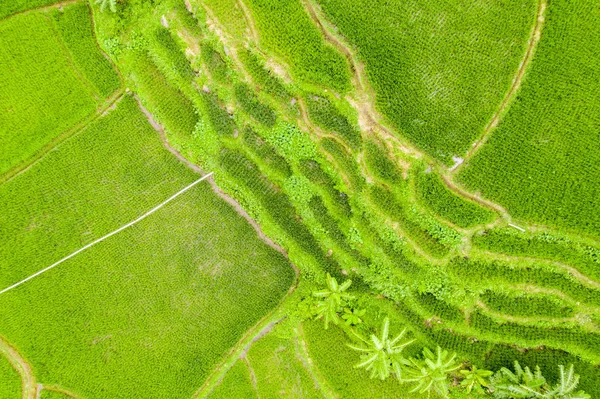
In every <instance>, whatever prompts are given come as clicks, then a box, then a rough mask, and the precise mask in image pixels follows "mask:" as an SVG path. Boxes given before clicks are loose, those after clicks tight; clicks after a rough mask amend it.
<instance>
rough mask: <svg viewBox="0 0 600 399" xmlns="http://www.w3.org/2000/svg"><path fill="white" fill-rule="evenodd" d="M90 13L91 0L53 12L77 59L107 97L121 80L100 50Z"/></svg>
mask: <svg viewBox="0 0 600 399" xmlns="http://www.w3.org/2000/svg"><path fill="white" fill-rule="evenodd" d="M90 13H91V10H90V8H89V5H88V4H86V3H77V4H74V5H71V6H68V7H65V8H63V9H62V10H58V9H57V10H53V11H52V14H51V15H52V17H53V19H54V21H55V23H56V27H57V29H58V31H59V32H60V35H61V38H62V41H63V42H64V43H65V45H66V47H67V49H68V50H69V54H70V57H71V58H72V59H73V62H74V63H75V65H77V68H78V69H79V70H81V72H82V74H83V75H84V76H85V78H86V79H87V80H89V81H90V82H91V83H92V85H93V86H94V87H95V88H96V90H97V93H98V94H99V96H101V97H102V98H106V97H108V96H110V95H111V94H112V93H114V92H115V91H116V90H117V89H118V88H119V86H120V85H121V82H120V81H119V76H118V75H117V73H116V72H115V70H114V69H113V66H112V64H111V62H110V61H109V60H108V59H107V58H106V57H105V56H104V55H103V54H102V53H100V49H99V47H98V43H97V42H96V38H95V36H94V30H93V26H92V21H91V15H90Z"/></svg>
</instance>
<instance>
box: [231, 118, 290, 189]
mask: <svg viewBox="0 0 600 399" xmlns="http://www.w3.org/2000/svg"><path fill="white" fill-rule="evenodd" d="M242 139H243V141H244V145H245V146H246V147H247V148H248V149H250V151H252V152H253V153H254V154H255V155H256V156H257V157H258V158H260V160H261V161H262V162H264V163H265V164H266V165H267V166H268V167H269V169H271V170H273V171H275V172H277V173H279V174H280V175H281V176H282V177H284V178H285V177H289V176H291V175H292V170H291V169H290V166H289V165H288V163H287V161H286V160H285V158H284V157H282V156H281V155H278V154H277V152H275V149H274V148H273V146H272V145H270V144H269V143H267V142H266V141H265V140H264V139H263V138H262V137H260V136H259V135H258V134H256V132H254V130H252V128H250V127H246V129H244V134H243V136H242Z"/></svg>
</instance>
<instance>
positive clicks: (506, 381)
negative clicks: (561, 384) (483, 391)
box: [490, 361, 546, 399]
mask: <svg viewBox="0 0 600 399" xmlns="http://www.w3.org/2000/svg"><path fill="white" fill-rule="evenodd" d="M514 367H515V372H514V373H513V372H512V371H510V370H509V369H507V368H506V367H502V368H501V369H500V371H498V372H497V373H496V374H494V376H493V377H492V378H491V380H490V382H491V390H492V392H493V393H494V397H496V398H507V399H508V398H511V399H528V398H544V397H545V396H544V385H545V384H546V379H545V378H544V376H543V375H542V372H541V370H540V367H539V366H536V368H535V372H532V371H531V370H530V369H529V367H525V368H523V367H521V365H520V364H519V362H517V361H515V366H514Z"/></svg>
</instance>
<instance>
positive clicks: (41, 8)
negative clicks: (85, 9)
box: [0, 0, 83, 23]
mask: <svg viewBox="0 0 600 399" xmlns="http://www.w3.org/2000/svg"><path fill="white" fill-rule="evenodd" d="M82 1H83V0H65V1H61V2H59V3H54V4H48V5H45V6H39V7H34V8H28V9H26V10H21V11H17V12H16V13H14V14H10V15H7V16H6V17H4V18H2V19H0V23H2V22H3V21H6V20H8V19H10V18H12V17H16V16H18V15H23V14H28V13H30V12H36V11H46V10H52V9H53V8H61V7H64V6H68V5H71V4H75V3H79V2H82Z"/></svg>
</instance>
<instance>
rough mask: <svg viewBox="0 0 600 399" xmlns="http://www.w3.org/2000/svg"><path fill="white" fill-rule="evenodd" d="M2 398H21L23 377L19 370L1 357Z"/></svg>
mask: <svg viewBox="0 0 600 399" xmlns="http://www.w3.org/2000/svg"><path fill="white" fill-rule="evenodd" d="M0 382H2V383H1V384H0V397H1V398H6V399H13V398H14V399H17V398H20V397H21V384H22V383H21V376H20V375H19V373H17V370H15V369H14V368H13V366H12V365H11V364H10V363H9V362H8V359H6V358H5V357H4V356H2V355H0Z"/></svg>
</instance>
